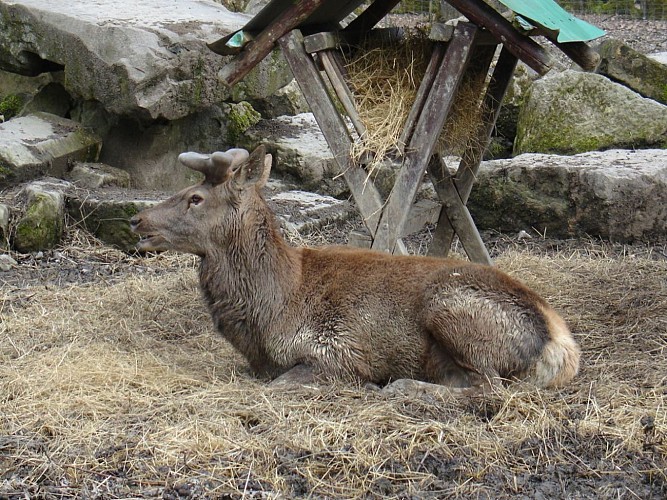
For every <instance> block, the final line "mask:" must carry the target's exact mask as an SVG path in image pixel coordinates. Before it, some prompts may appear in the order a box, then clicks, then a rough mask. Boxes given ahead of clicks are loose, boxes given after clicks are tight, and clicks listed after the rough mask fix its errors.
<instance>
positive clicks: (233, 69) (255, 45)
mask: <svg viewBox="0 0 667 500" xmlns="http://www.w3.org/2000/svg"><path fill="white" fill-rule="evenodd" d="M325 1H326V0H302V1H299V2H294V3H293V4H292V6H291V7H290V8H288V9H286V10H284V11H283V12H282V13H281V14H280V15H279V16H278V17H277V18H276V20H275V21H274V22H273V23H271V25H270V26H267V27H266V28H264V30H263V31H262V32H261V33H260V34H259V35H257V37H256V38H255V39H254V40H253V41H252V42H250V43H248V45H246V46H245V47H244V49H243V50H242V51H241V53H240V54H239V55H238V56H236V57H235V58H234V59H233V60H232V61H231V62H230V63H229V64H227V65H226V66H223V68H222V69H221V70H220V72H219V73H218V77H219V78H220V79H221V80H222V81H223V82H224V83H226V84H227V85H229V86H232V85H234V84H236V83H238V82H239V81H241V80H242V79H243V77H244V76H246V75H247V74H248V73H249V72H250V70H252V69H253V68H254V67H255V66H256V65H257V64H258V63H259V62H260V61H261V60H262V59H264V58H265V57H266V56H267V55H268V54H269V52H271V49H273V47H274V45H275V43H276V42H277V41H278V39H279V38H280V37H281V36H283V35H284V34H285V33H287V32H288V31H290V30H291V29H293V28H295V27H296V26H298V25H299V24H301V23H302V22H303V21H305V20H306V19H307V18H308V16H309V15H310V14H312V13H313V12H314V11H315V9H317V8H318V7H320V6H321V5H322V4H323V3H325Z"/></svg>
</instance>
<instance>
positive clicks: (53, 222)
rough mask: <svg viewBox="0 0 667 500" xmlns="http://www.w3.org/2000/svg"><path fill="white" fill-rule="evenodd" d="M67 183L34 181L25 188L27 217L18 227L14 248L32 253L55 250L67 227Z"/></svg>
mask: <svg viewBox="0 0 667 500" xmlns="http://www.w3.org/2000/svg"><path fill="white" fill-rule="evenodd" d="M65 185H66V183H64V182H63V181H59V180H57V179H45V180H40V181H34V182H32V183H30V184H28V185H27V186H25V188H24V189H23V191H22V193H21V195H20V196H21V198H23V199H24V200H25V209H24V213H23V215H22V216H21V217H20V218H19V220H18V222H17V224H16V230H15V232H14V235H13V236H14V237H13V242H12V244H13V246H14V249H15V250H17V251H18V252H22V253H28V252H37V251H39V250H46V249H49V248H53V247H55V246H56V245H57V244H58V243H60V240H61V238H62V235H63V230H64V227H65V195H64V193H63V187H64V186H65Z"/></svg>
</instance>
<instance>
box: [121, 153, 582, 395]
mask: <svg viewBox="0 0 667 500" xmlns="http://www.w3.org/2000/svg"><path fill="white" fill-rule="evenodd" d="M179 160H180V162H181V163H182V164H183V165H185V166H186V167H188V168H190V169H192V170H195V171H198V172H201V173H203V174H204V179H203V180H202V181H201V182H200V183H199V184H196V185H194V186H191V187H188V188H186V189H184V190H182V191H180V192H179V193H177V194H175V195H173V196H172V197H170V198H168V199H167V200H165V201H163V202H161V203H159V204H157V205H154V206H152V207H150V208H147V209H145V210H144V211H142V212H140V213H138V214H137V215H135V216H134V217H132V218H131V220H130V226H131V228H132V230H133V231H134V232H135V233H136V234H138V235H139V237H140V240H139V242H138V243H137V249H138V250H139V251H140V252H157V251H166V250H171V251H177V252H185V253H190V254H194V255H196V256H198V257H199V260H200V265H199V281H200V288H201V292H202V295H203V298H204V299H205V302H206V304H207V306H208V309H209V312H210V315H211V317H212V319H213V323H214V325H215V327H216V328H217V330H218V331H219V332H220V334H222V336H223V337H224V338H225V339H227V340H228V341H229V342H230V343H231V344H232V346H233V347H234V348H235V349H236V350H238V351H239V352H240V353H241V354H242V355H243V356H244V357H245V359H246V360H247V361H248V364H249V365H250V368H251V370H252V371H253V372H254V375H255V376H258V377H264V378H268V379H282V378H284V377H287V378H288V379H289V377H291V376H293V377H294V378H295V379H296V380H300V379H301V378H303V379H304V383H306V382H305V380H306V379H308V381H310V378H309V377H313V376H317V377H324V378H327V379H334V380H335V379H353V380H358V381H360V382H362V383H369V384H377V385H383V384H388V383H390V382H392V381H396V380H399V379H407V380H415V381H421V382H420V383H427V384H435V385H438V386H445V387H448V388H452V389H457V390H464V389H468V388H469V389H474V388H479V387H486V386H488V385H489V384H491V385H493V384H498V383H500V384H508V383H511V382H512V381H525V382H528V383H530V384H533V385H534V386H537V387H541V388H559V387H562V386H563V385H565V384H566V383H568V382H569V381H570V380H572V378H573V377H574V376H575V375H576V374H577V372H578V369H579V358H580V349H579V347H578V344H577V343H576V341H575V340H574V338H573V336H572V333H571V332H570V329H569V328H568V326H567V324H566V322H565V321H564V320H563V318H562V317H561V316H560V315H559V314H558V313H557V312H556V311H555V310H554V309H553V308H552V307H551V306H549V305H548V304H547V302H546V301H545V300H544V299H543V298H542V297H541V296H540V295H538V294H537V293H536V292H534V291H532V290H531V289H529V288H528V287H527V286H525V285H524V284H522V283H521V282H519V281H518V280H517V279H514V278H512V277H510V276H509V275H508V274H506V273H504V272H502V271H500V270H499V269H497V268H495V267H494V266H489V265H482V264H476V263H472V262H469V261H466V260H457V259H451V258H437V257H429V256H418V255H392V254H389V253H386V252H378V251H374V250H371V249H362V248H353V247H350V246H323V247H305V246H292V245H290V244H288V243H287V241H286V240H285V238H284V237H283V234H282V232H281V229H280V225H279V223H278V221H277V218H276V217H275V215H274V214H273V213H272V212H271V210H270V208H269V206H268V205H267V203H266V201H265V199H264V197H263V194H262V188H263V187H264V186H265V184H266V183H267V180H268V179H269V174H270V171H271V164H272V156H271V155H270V154H267V153H266V150H265V147H264V146H259V147H258V148H257V149H255V150H254V151H253V152H252V153H249V152H248V151H247V150H245V149H240V148H233V149H229V150H227V151H224V152H215V153H212V154H199V153H192V152H189V153H183V154H181V155H180V156H179Z"/></svg>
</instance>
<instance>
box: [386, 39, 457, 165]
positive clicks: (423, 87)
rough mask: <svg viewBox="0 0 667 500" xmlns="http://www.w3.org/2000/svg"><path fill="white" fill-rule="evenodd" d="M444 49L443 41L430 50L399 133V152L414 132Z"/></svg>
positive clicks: (445, 46)
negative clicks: (421, 76)
mask: <svg viewBox="0 0 667 500" xmlns="http://www.w3.org/2000/svg"><path fill="white" fill-rule="evenodd" d="M446 49H447V44H445V43H435V44H434V46H433V50H432V51H431V58H430V59H429V61H428V65H427V66H426V71H425V72H424V76H423V78H422V81H421V83H420V84H419V89H417V95H416V96H415V100H414V102H413V103H412V107H411V108H410V113H408V117H407V118H406V119H405V123H404V124H403V130H402V131H401V135H400V137H399V139H398V145H399V148H401V153H404V152H405V146H406V145H407V144H408V143H409V142H410V138H411V137H412V133H413V132H414V130H415V126H416V124H417V118H419V115H421V112H422V110H423V109H424V103H425V102H426V98H427V97H428V94H429V92H430V91H431V87H432V86H433V80H435V77H436V75H437V74H438V70H439V69H440V66H441V65H442V58H443V57H444V56H445V51H446Z"/></svg>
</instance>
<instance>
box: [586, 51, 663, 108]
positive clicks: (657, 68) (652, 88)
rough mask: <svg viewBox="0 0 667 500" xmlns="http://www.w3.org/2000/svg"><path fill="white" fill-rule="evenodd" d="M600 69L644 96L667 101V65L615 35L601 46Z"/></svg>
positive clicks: (601, 72) (600, 71) (599, 70)
mask: <svg viewBox="0 0 667 500" xmlns="http://www.w3.org/2000/svg"><path fill="white" fill-rule="evenodd" d="M598 52H599V54H600V57H601V60H600V64H599V65H598V67H597V69H596V70H595V71H596V72H597V73H600V74H601V75H605V76H607V77H609V78H610V79H612V80H613V81H615V82H618V83H621V84H623V85H625V86H626V87H628V88H630V89H632V90H634V91H635V92H637V93H639V94H641V95H642V96H644V97H648V98H650V99H654V100H656V101H658V102H661V103H662V104H667V84H666V83H665V82H667V66H665V65H664V64H660V63H659V62H658V61H655V60H653V59H651V58H650V57H647V56H645V55H644V54H642V53H641V52H637V51H636V50H634V49H633V48H631V47H629V46H628V45H626V44H625V43H623V42H622V41H620V40H615V39H613V38H610V39H607V40H605V41H604V42H602V43H601V44H600V45H599V47H598Z"/></svg>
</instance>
